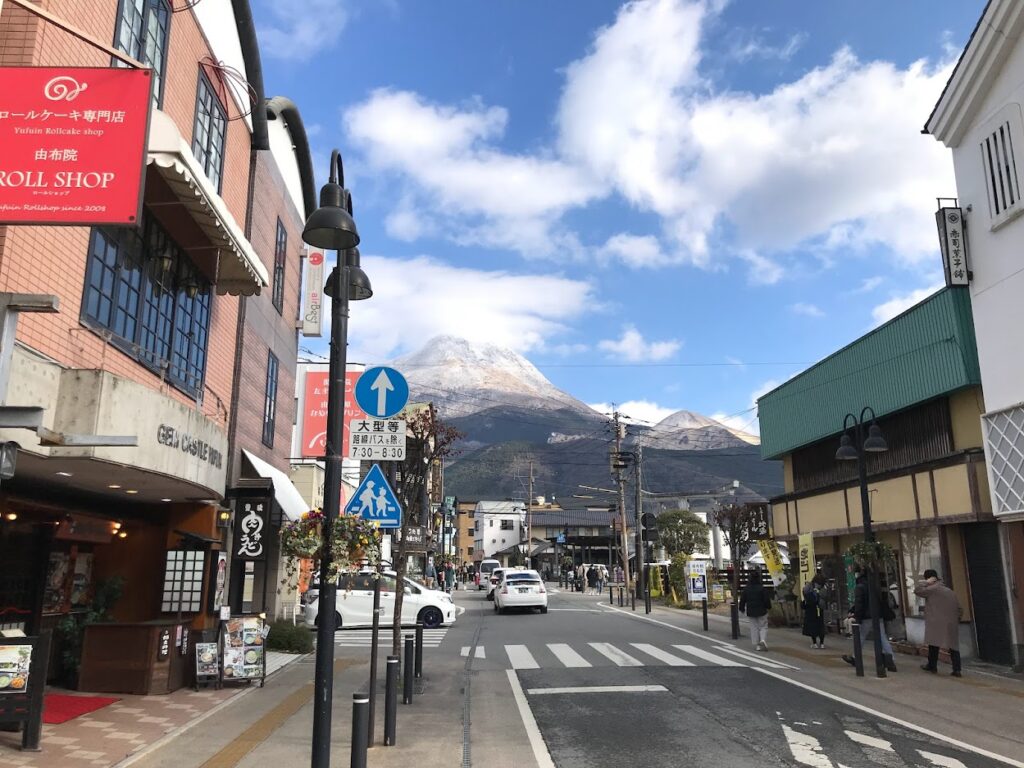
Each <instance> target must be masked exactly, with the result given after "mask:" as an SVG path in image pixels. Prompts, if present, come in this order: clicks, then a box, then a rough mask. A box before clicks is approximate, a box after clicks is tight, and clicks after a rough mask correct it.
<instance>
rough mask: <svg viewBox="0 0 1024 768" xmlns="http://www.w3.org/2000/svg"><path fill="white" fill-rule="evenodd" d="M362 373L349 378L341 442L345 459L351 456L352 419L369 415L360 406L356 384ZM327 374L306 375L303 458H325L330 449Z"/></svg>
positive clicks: (347, 375)
mask: <svg viewBox="0 0 1024 768" xmlns="http://www.w3.org/2000/svg"><path fill="white" fill-rule="evenodd" d="M362 375H363V374H362V372H361V371H348V372H347V373H346V374H345V421H344V434H343V436H342V440H341V453H342V456H348V449H349V445H348V429H349V424H351V423H352V419H365V418H366V414H365V413H363V410H362V409H361V408H360V407H359V406H358V405H356V397H355V389H356V382H357V381H359V377H360V376H362ZM327 383H328V374H327V371H308V372H307V373H306V399H305V409H304V411H303V414H302V457H303V458H306V459H308V458H316V457H322V456H323V455H324V450H325V449H326V447H327Z"/></svg>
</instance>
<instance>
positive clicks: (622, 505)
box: [612, 411, 640, 585]
mask: <svg viewBox="0 0 1024 768" xmlns="http://www.w3.org/2000/svg"><path fill="white" fill-rule="evenodd" d="M612 423H613V424H614V426H615V461H614V462H613V466H614V468H615V482H616V483H618V486H617V487H618V489H619V516H620V517H621V519H622V574H623V576H624V577H625V579H626V584H627V585H628V584H629V538H628V536H627V534H626V532H627V530H628V528H627V525H626V488H625V486H624V485H623V482H622V466H621V465H622V461H621V459H620V456H621V455H622V438H623V437H624V436H625V434H626V425H625V424H623V423H621V421H620V420H619V412H618V411H615V413H613V414H612ZM639 557H640V553H639V551H637V558H639Z"/></svg>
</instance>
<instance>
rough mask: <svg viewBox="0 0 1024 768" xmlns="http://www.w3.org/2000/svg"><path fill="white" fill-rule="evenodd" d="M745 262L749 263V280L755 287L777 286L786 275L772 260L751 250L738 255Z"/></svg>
mask: <svg viewBox="0 0 1024 768" xmlns="http://www.w3.org/2000/svg"><path fill="white" fill-rule="evenodd" d="M737 255H738V256H739V257H740V258H741V259H742V260H743V261H745V262H747V265H748V266H749V268H750V269H749V270H748V272H747V280H748V281H750V283H751V284H753V285H775V284H776V283H777V282H779V280H781V279H782V276H783V274H784V272H783V269H782V267H781V266H780V265H779V264H778V263H777V262H775V261H773V260H772V259H769V258H767V257H766V256H762V255H761V254H759V253H755V252H754V251H751V250H743V251H740V252H739V254H737Z"/></svg>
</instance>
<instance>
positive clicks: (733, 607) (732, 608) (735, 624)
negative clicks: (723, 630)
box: [729, 600, 740, 640]
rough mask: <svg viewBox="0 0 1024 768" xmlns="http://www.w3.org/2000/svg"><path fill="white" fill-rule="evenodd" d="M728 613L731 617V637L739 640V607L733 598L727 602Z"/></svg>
mask: <svg viewBox="0 0 1024 768" xmlns="http://www.w3.org/2000/svg"><path fill="white" fill-rule="evenodd" d="M729 613H730V614H731V617H732V639H733V640H739V637H740V607H739V605H738V604H737V603H736V601H735V600H734V601H733V602H731V603H730V604H729Z"/></svg>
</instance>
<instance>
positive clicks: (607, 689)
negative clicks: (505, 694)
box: [526, 685, 668, 696]
mask: <svg viewBox="0 0 1024 768" xmlns="http://www.w3.org/2000/svg"><path fill="white" fill-rule="evenodd" d="M526 692H527V693H528V694H530V695H531V696H541V695H543V694H551V693H554V694H558V693H668V688H666V687H665V686H663V685H581V686H576V687H570V688H527V690H526Z"/></svg>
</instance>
